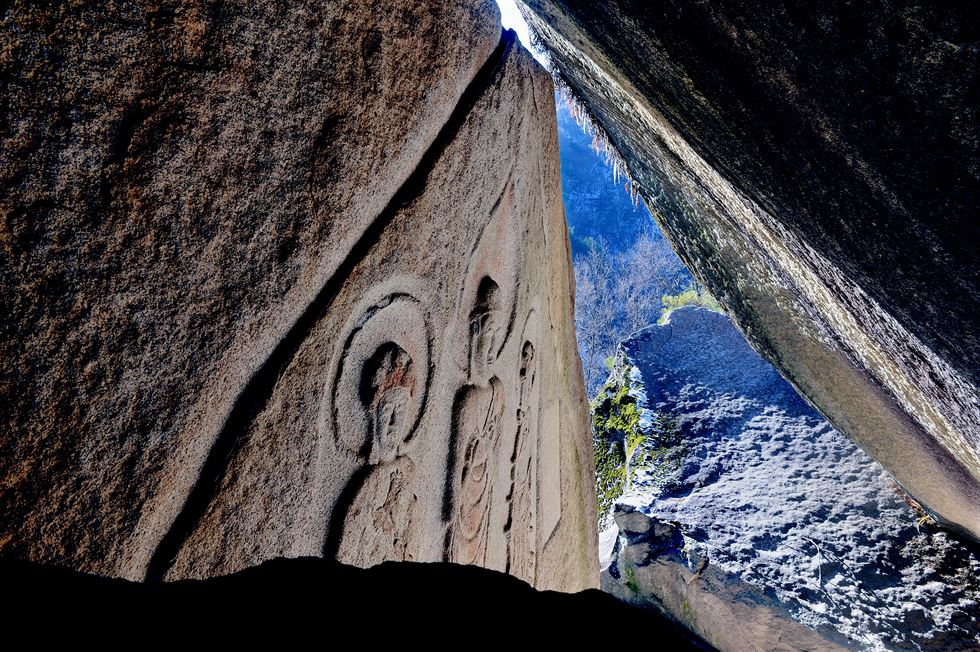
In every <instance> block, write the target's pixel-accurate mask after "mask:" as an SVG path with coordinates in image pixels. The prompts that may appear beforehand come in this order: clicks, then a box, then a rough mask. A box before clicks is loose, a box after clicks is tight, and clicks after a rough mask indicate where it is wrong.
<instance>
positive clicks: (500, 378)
mask: <svg viewBox="0 0 980 652" xmlns="http://www.w3.org/2000/svg"><path fill="white" fill-rule="evenodd" d="M0 43H2V44H3V47H2V48H0V84H2V89H3V90H2V101H3V105H4V112H3V114H4V123H3V133H2V138H3V146H2V148H0V157H2V159H0V175H2V177H0V185H2V192H0V215H2V219H0V229H2V230H0V246H2V248H3V252H4V253H3V258H2V261H0V297H2V302H3V310H2V315H0V324H2V331H3V338H2V340H0V423H2V424H3V429H2V432H0V478H2V481H0V555H3V556H5V557H13V558H21V559H28V560H32V561H40V562H46V563H55V564H59V565H63V566H68V567H70V568H73V569H76V570H81V571H86V572H95V573H98V574H102V575H110V576H121V577H125V578H130V579H143V578H150V579H160V578H163V579H168V580H172V579H180V578H200V577H209V576H214V575H219V574H225V573H229V572H234V571H237V570H239V569H242V568H245V567H248V566H252V565H255V564H257V563H259V562H261V561H263V560H266V559H270V558H274V557H279V556H288V557H295V556H309V555H312V556H328V557H335V558H337V559H339V560H340V561H342V562H345V563H349V564H353V565H358V566H369V565H372V564H375V563H378V562H380V561H382V560H385V559H398V560H402V559H404V560H415V561H453V562H459V563H470V564H476V565H480V566H486V567H489V568H494V569H499V570H506V571H508V572H510V573H511V574H513V575H515V576H517V577H520V578H522V579H525V580H528V581H529V582H531V583H532V584H534V585H536V586H539V587H545V588H554V589H561V590H576V589H581V588H584V587H588V586H595V585H596V583H597V581H598V567H597V560H596V552H595V550H596V545H595V538H596V525H595V513H594V504H593V498H592V460H591V446H590V439H589V430H588V420H587V410H588V408H587V402H586V397H585V395H584V391H583V382H582V372H581V365H580V362H579V360H578V356H577V353H576V348H575V340H574V326H573V321H572V296H573V288H572V284H573V281H572V275H571V266H570V257H569V250H568V237H567V232H566V227H565V223H564V212H563V208H562V203H561V189H560V179H559V163H558V151H557V127H556V118H555V111H554V103H553V99H552V96H553V87H552V83H551V80H550V78H549V77H548V75H547V74H546V73H545V72H544V71H543V70H541V69H540V67H538V66H537V65H536V64H535V63H534V62H533V61H532V60H531V59H530V58H529V57H528V56H527V54H526V53H525V52H523V51H521V49H520V48H518V47H515V45H514V39H513V34H512V33H505V35H504V37H503V38H501V33H500V29H499V17H498V16H497V15H496V9H495V7H493V5H492V4H491V3H483V2H469V1H465V0H457V1H452V2H422V3H418V2H400V1H399V2H373V1H372V2H328V3H323V2H298V3H289V5H288V6H286V5H281V4H280V3H272V2H258V3H241V4H239V3H226V2H172V3H168V2H164V3H157V4H154V5H152V6H150V5H146V6H143V5H134V4H132V3H67V2H64V3H53V4H51V5H44V6H35V5H34V4H33V3H27V2H15V3H13V4H12V5H11V6H10V7H9V8H8V9H6V10H5V12H4V16H3V22H2V31H0Z"/></svg>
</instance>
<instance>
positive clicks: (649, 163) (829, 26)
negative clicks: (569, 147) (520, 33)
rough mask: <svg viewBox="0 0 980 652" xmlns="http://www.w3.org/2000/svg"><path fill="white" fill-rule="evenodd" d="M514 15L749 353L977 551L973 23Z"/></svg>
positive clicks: (815, 6)
mask: <svg viewBox="0 0 980 652" xmlns="http://www.w3.org/2000/svg"><path fill="white" fill-rule="evenodd" d="M521 4H522V6H523V8H524V10H525V14H526V15H527V18H528V19H529V22H530V25H531V28H532V30H533V31H534V32H535V33H536V35H537V38H538V40H539V41H540V43H541V44H542V45H543V46H544V47H545V48H546V49H547V50H548V52H549V54H550V56H551V60H552V62H553V64H554V67H555V72H556V74H557V75H559V76H560V77H561V79H562V80H563V81H564V82H565V83H566V84H567V85H568V87H569V88H570V91H571V93H572V94H573V95H574V96H575V97H576V98H577V99H578V100H579V101H580V102H581V103H582V105H584V107H585V108H586V109H587V110H588V111H589V113H591V115H592V116H593V117H594V118H595V120H596V121H597V123H598V124H599V125H600V126H601V128H602V129H603V130H604V131H605V134H606V135H607V136H608V138H609V141H610V142H611V144H612V145H613V146H614V148H615V149H616V150H617V151H618V152H619V153H620V154H621V155H622V158H623V162H624V164H625V167H626V168H627V170H628V172H629V173H630V175H631V176H632V179H633V181H634V183H635V184H636V187H637V188H638V189H639V191H640V193H641V194H642V196H643V198H644V200H645V201H646V202H647V204H648V205H649V206H650V208H651V210H652V212H654V213H655V214H656V216H657V219H658V221H659V222H660V224H661V226H662V227H663V229H664V231H665V233H666V234H667V236H668V238H669V239H670V240H671V241H672V243H673V245H674V247H675V249H676V250H677V251H678V253H679V254H680V256H681V258H682V259H683V260H684V261H685V263H686V264H687V265H688V266H689V267H690V268H691V270H692V271H693V272H694V274H695V275H696V276H697V277H698V278H699V279H700V280H701V281H702V282H703V283H704V284H705V285H706V286H707V287H708V289H709V290H710V291H711V293H712V294H714V295H715V296H716V297H717V298H718V299H719V301H720V302H721V303H722V304H723V305H724V306H725V308H726V310H727V311H728V313H729V314H730V315H732V318H733V320H734V321H735V323H736V324H737V325H738V327H739V329H740V330H741V331H742V332H743V333H744V334H745V336H746V337H747V338H748V339H749V341H750V342H751V343H752V345H753V346H754V347H755V348H756V349H757V350H758V351H759V352H760V353H761V354H762V355H763V356H764V357H765V358H766V359H767V360H769V361H770V362H771V363H772V364H774V365H775V366H776V367H777V368H778V369H779V370H780V372H781V373H783V374H784V375H785V376H786V377H787V378H788V379H789V380H790V381H791V382H792V383H793V384H794V385H795V386H796V387H797V389H799V390H800V392H801V393H803V394H804V395H805V396H806V397H807V398H808V399H809V400H810V401H811V402H812V403H813V404H814V405H815V406H816V407H817V408H818V409H819V410H820V411H821V412H822V413H823V414H824V415H825V416H826V417H827V418H828V419H829V420H830V421H831V422H832V423H834V424H835V426H836V427H837V428H839V429H840V430H841V431H842V432H844V433H846V434H847V435H848V436H849V437H851V438H852V439H853V440H854V441H856V442H857V443H858V444H859V445H860V446H861V447H862V448H863V449H864V450H866V451H867V452H868V453H869V454H870V455H871V456H872V457H874V458H875V459H876V460H878V461H879V462H880V463H881V464H882V465H883V466H885V468H887V469H888V470H889V471H890V472H891V473H892V474H893V475H894V476H895V478H896V479H897V480H898V481H899V482H900V483H901V484H902V486H903V487H905V489H906V490H908V491H909V492H910V493H911V494H913V495H914V496H915V497H916V498H917V499H918V500H919V501H920V502H921V503H922V504H923V505H924V506H925V507H926V508H927V509H928V510H929V511H930V513H932V514H933V515H935V516H937V517H939V518H940V519H941V520H943V521H944V522H945V523H946V524H947V525H949V526H951V527H954V528H956V529H958V530H960V531H961V532H964V533H966V534H969V535H970V536H972V537H973V538H975V539H980V389H978V388H980V321H978V315H980V266H978V265H977V255H976V254H977V244H978V242H980V221H978V220H977V218H976V207H977V205H978V203H980V183H978V176H980V173H978V161H980V153H978V147H977V143H978V139H977V126H976V125H977V121H976V112H977V99H976V93H975V92H974V91H975V78H976V71H977V64H978V58H980V50H978V49H977V48H976V47H975V46H974V45H975V44H974V43H973V41H972V40H971V39H973V38H974V36H975V34H976V29H977V14H976V12H975V11H974V9H975V8H974V7H973V6H972V5H971V4H970V3H967V2H954V3H943V4H942V5H940V4H937V3H922V2H917V1H916V0H899V1H898V2H891V3H884V2H876V1H873V0H866V1H865V0H862V1H861V2H856V3H855V2H848V1H844V0H831V1H828V2H821V3H812V2H790V3H780V4H779V5H778V6H774V5H772V4H771V3H766V2H758V1H754V2H725V1H723V0H705V1H702V2H695V3H691V2H687V1H685V0H668V1H666V2H657V3H643V2H636V1H635V0H611V1H610V2H602V3H596V2H588V1H586V0H523V1H522V3H521Z"/></svg>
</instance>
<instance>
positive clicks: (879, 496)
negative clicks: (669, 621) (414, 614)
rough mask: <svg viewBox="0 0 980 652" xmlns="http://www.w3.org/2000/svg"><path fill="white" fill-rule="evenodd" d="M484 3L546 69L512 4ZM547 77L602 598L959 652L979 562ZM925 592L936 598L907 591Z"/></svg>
mask: <svg viewBox="0 0 980 652" xmlns="http://www.w3.org/2000/svg"><path fill="white" fill-rule="evenodd" d="M498 6H499V7H500V10H501V15H502V24H503V26H504V27H506V28H510V29H514V30H515V31H516V32H517V33H518V36H519V38H520V41H521V43H522V45H524V47H525V48H527V49H528V50H529V51H530V52H531V53H532V55H534V57H535V59H537V60H538V61H539V62H540V63H541V64H542V65H543V66H545V67H546V68H548V69H549V70H552V68H551V64H550V61H549V56H548V54H547V53H546V52H545V51H544V48H543V47H542V46H541V45H540V44H539V43H538V41H537V39H535V37H534V36H533V34H532V33H531V32H530V31H529V29H528V25H527V24H526V23H525V21H524V18H523V16H522V14H521V10H520V9H519V8H518V6H517V4H516V3H515V2H514V1H513V0H498ZM553 74H554V73H553ZM555 77H556V79H555V81H556V87H557V88H558V91H557V92H556V94H555V108H556V114H557V123H558V135H559V138H558V140H559V150H560V160H561V179H562V198H563V201H564V207H565V216H566V220H567V227H568V234H569V240H570V248H571V253H572V262H573V268H574V274H575V328H576V338H577V344H578V350H579V355H580V358H581V361H582V367H583V374H584V382H585V388H586V392H587V396H588V398H589V401H590V420H591V425H592V435H593V448H594V450H593V453H594V457H595V467H596V476H595V479H596V505H597V512H598V515H599V529H600V536H599V546H600V551H599V554H600V560H601V566H602V580H601V582H602V588H603V589H605V590H606V591H609V592H611V593H613V594H615V595H618V596H619V597H621V598H624V599H626V600H631V601H633V600H636V598H637V597H638V596H639V597H640V598H641V599H643V598H645V599H649V600H650V601H651V602H653V603H656V604H658V605H660V606H661V607H662V608H665V609H666V610H667V611H668V612H670V613H671V615H673V616H674V617H676V618H678V619H679V620H681V621H683V622H685V623H687V624H689V625H691V624H692V623H697V625H696V626H693V627H692V628H693V629H695V631H697V632H698V633H699V634H701V635H702V636H704V637H705V638H706V639H707V640H709V641H714V642H716V643H718V642H721V643H722V644H721V645H720V647H722V648H724V647H726V646H725V644H724V642H725V641H726V638H725V636H726V634H725V632H723V631H722V629H723V628H724V622H725V618H724V617H719V616H718V613H717V612H711V617H710V618H709V617H706V616H707V614H708V613H709V611H710V610H711V608H709V607H707V606H706V605H707V604H709V603H710V602H712V601H714V602H715V603H716V604H717V601H718V600H719V599H720V600H721V602H722V604H723V607H722V609H723V610H724V611H725V612H726V614H727V616H726V617H730V618H731V620H732V621H736V622H737V621H743V620H751V619H752V618H757V617H759V615H760V614H761V613H763V612H765V613H766V614H767V615H766V618H772V620H771V621H770V623H771V625H770V629H771V636H773V637H775V638H773V640H776V639H778V638H780V637H782V639H783V640H792V641H794V645H797V646H801V647H810V646H815V647H821V646H828V645H829V646H831V647H833V646H841V647H848V648H850V647H854V646H858V647H866V648H868V649H895V648H898V649H906V648H909V649H915V648H917V647H919V646H921V645H922V644H923V643H924V642H925V641H930V642H931V644H934V643H935V642H936V641H942V645H943V646H945V647H947V648H949V649H959V648H960V647H962V646H964V645H968V644H970V643H971V642H973V641H975V638H974V637H975V634H974V633H973V630H974V628H975V623H976V614H975V613H971V612H972V611H973V609H972V607H971V605H973V604H975V601H976V599H977V597H978V596H980V579H977V578H978V577H980V575H978V573H980V556H978V555H977V551H976V548H975V547H974V546H972V545H971V544H970V543H968V542H965V541H964V540H962V539H960V538H959V537H957V536H955V535H953V534H950V533H949V532H946V531H944V530H942V529H941V528H940V527H939V525H938V524H937V523H936V521H934V520H933V519H932V518H931V517H930V516H929V515H928V513H927V512H926V511H925V510H924V509H923V508H922V507H921V505H919V504H918V503H917V502H916V501H915V500H914V499H912V498H910V497H909V496H908V495H907V494H906V493H905V492H904V490H903V489H902V488H901V487H900V486H899V485H898V484H897V483H896V481H895V480H894V479H893V478H892V476H891V475H890V474H889V473H888V472H887V471H886V470H885V469H884V468H882V467H881V466H880V465H879V464H878V463H877V462H875V461H873V460H872V459H871V458H870V457H869V456H868V455H867V454H866V453H865V452H864V451H863V450H862V449H861V448H859V447H858V446H857V445H855V444H854V443H853V442H852V441H851V440H850V439H848V438H847V437H846V436H845V435H844V434H842V433H841V432H838V431H837V430H836V429H835V428H834V427H833V426H832V425H831V424H830V423H829V422H828V421H827V420H826V419H825V418H824V416H823V415H821V414H820V413H819V412H818V411H817V410H816V409H814V407H813V405H811V404H810V403H809V402H808V401H807V400H806V399H805V398H803V397H802V396H801V395H800V394H799V393H798V391H797V389H796V388H795V387H794V386H793V385H792V384H791V383H790V382H788V381H787V380H786V379H785V378H784V377H783V376H782V375H781V374H780V373H779V372H778V371H777V370H776V369H775V368H774V367H773V366H772V365H770V364H769V362H767V361H766V360H765V359H763V358H762V357H761V356H760V355H759V354H758V353H757V352H756V351H755V350H754V349H753V348H752V346H750V344H749V342H748V341H747V340H746V338H745V337H744V336H743V334H742V332H741V331H740V330H739V329H738V328H737V327H736V326H735V325H734V324H733V323H732V321H731V320H730V319H729V318H728V317H727V316H726V315H725V314H724V311H723V308H722V306H721V305H720V304H719V302H718V301H717V300H715V298H714V297H712V296H711V295H710V294H709V293H708V291H707V290H706V289H705V288H704V287H702V286H701V284H700V283H698V281H697V279H696V278H695V277H694V275H693V274H692V273H691V272H690V271H689V270H688V269H687V268H686V267H685V265H684V263H683V262H682V261H681V260H680V259H679V258H678V256H677V254H676V253H675V252H674V250H673V248H672V246H671V244H670V242H668V240H667V238H666V237H665V236H664V233H663V232H662V231H661V228H660V226H659V223H658V221H657V220H656V219H654V216H653V215H652V214H651V212H650V210H649V209H648V207H647V204H646V202H645V201H643V199H642V198H641V197H640V194H639V192H638V189H637V188H635V187H632V186H631V181H630V179H629V175H628V172H627V171H626V170H625V164H624V163H623V162H622V160H621V159H620V158H619V157H618V155H617V154H616V152H615V151H614V149H613V148H612V146H611V145H610V143H609V141H608V140H607V139H606V137H605V134H604V132H603V131H602V129H601V128H600V127H598V126H597V125H596V123H595V122H593V120H592V118H591V116H590V115H589V114H588V112H587V110H586V109H585V108H584V107H583V105H582V103H580V102H579V101H577V100H576V98H575V97H574V93H573V92H572V91H571V90H570V89H569V88H568V86H567V85H565V84H564V83H563V80H562V79H560V78H559V76H558V75H555ZM646 190H647V191H650V190H651V189H650V188H647V189H646ZM659 190H660V189H654V192H658V191H659ZM650 550H655V551H657V552H656V553H655V554H653V555H650V554H649V551H650ZM653 558H657V559H659V561H660V562H661V563H658V564H654V563H651V559H653ZM665 561H666V562H668V563H663V562H665ZM964 569H970V571H971V572H970V573H969V574H968V575H967V574H964V573H963V570H964ZM930 578H931V579H930ZM930 581H936V582H938V585H939V586H942V590H941V591H939V590H937V591H932V592H923V591H922V590H921V586H922V585H923V584H925V583H928V582H930ZM719 586H727V587H735V588H736V590H738V591H744V592H745V593H746V595H752V596H753V599H754V600H755V601H756V604H755V605H754V606H753V607H751V608H747V607H745V606H744V603H741V602H739V601H735V600H731V599H730V596H729V597H728V598H726V597H725V596H723V595H720V594H719V593H718V588H717V587H719ZM702 610H704V611H703V613H702ZM773 616H774V618H773Z"/></svg>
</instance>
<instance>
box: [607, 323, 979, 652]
mask: <svg viewBox="0 0 980 652" xmlns="http://www.w3.org/2000/svg"><path fill="white" fill-rule="evenodd" d="M623 350H624V352H625V355H626V357H627V359H628V361H629V362H630V363H631V364H633V365H635V366H636V367H637V368H638V369H639V372H640V373H639V376H640V381H639V384H640V386H641V388H642V389H643V390H644V391H645V392H646V396H647V405H646V408H647V409H649V410H650V411H652V412H654V413H657V412H659V413H662V414H669V415H672V416H673V417H674V418H676V420H677V422H678V424H679V426H680V429H681V438H680V442H681V443H680V444H679V445H678V446H676V448H675V449H674V450H669V451H663V450H661V451H658V453H657V458H656V459H655V460H654V462H653V465H652V466H651V468H650V469H649V473H648V474H647V478H646V480H642V481H641V482H640V483H639V484H638V485H637V487H636V489H635V490H634V492H633V493H632V495H630V496H628V497H626V498H624V499H622V500H621V503H620V504H619V505H618V506H617V507H616V511H615V514H614V516H615V522H616V524H617V526H618V530H619V537H618V542H617V544H616V548H615V550H614V552H613V554H612V557H613V559H614V561H613V562H612V563H611V564H610V566H609V568H608V570H607V571H605V572H604V573H603V575H602V586H603V587H604V588H606V589H608V590H610V591H612V592H613V593H615V594H616V595H619V596H621V597H624V598H626V599H628V600H631V601H634V602H638V603H652V604H655V605H659V606H660V607H661V608H662V609H664V610H665V611H667V612H668V613H670V614H672V615H673V616H674V617H676V618H678V619H679V620H682V621H683V622H685V623H686V624H687V625H689V626H690V627H691V628H692V629H694V630H695V631H696V632H698V633H699V634H701V635H702V636H704V637H705V639H706V640H708V641H709V642H710V643H711V644H712V645H714V646H716V647H718V648H719V649H721V650H761V649H764V650H776V649H779V650H789V649H808V650H817V649H820V650H834V649H842V648H843V649H860V650H884V649H887V650H965V649H973V648H975V647H977V646H978V645H980V637H978V634H977V632H980V549H978V548H977V546H976V545H975V544H970V543H968V542H967V541H966V540H964V539H961V538H958V537H956V536H954V535H952V534H950V533H948V532H945V531H943V530H940V529H937V528H936V527H935V524H934V523H931V522H930V521H929V519H928V517H925V518H923V514H922V512H921V510H920V511H916V509H914V508H913V506H911V505H910V504H909V502H907V500H906V498H905V496H904V494H903V493H902V492H901V490H900V489H898V487H897V486H896V484H895V482H894V481H893V480H892V478H891V477H890V476H889V475H888V473H887V472H886V471H885V470H884V469H882V468H881V466H879V465H878V464H877V463H875V462H874V461H872V460H871V459H870V458H869V457H868V456H867V455H866V454H865V453H863V452H862V451H861V450H860V449H859V448H858V447H857V446H855V445H854V444H853V443H852V442H851V441H849V440H848V439H847V438H846V437H844V436H843V435H842V434H840V433H839V432H838V431H836V430H834V429H833V428H832V427H831V426H830V424H829V423H827V422H826V421H825V420H824V419H823V418H821V417H820V415H818V414H817V413H816V412H815V411H814V410H813V409H812V408H810V407H809V406H808V405H807V404H806V403H805V402H804V401H803V400H802V399H801V398H800V397H799V396H798V395H797V394H796V392H795V391H794V390H793V388H792V386H790V384H789V383H787V382H786V381H785V380H783V379H782V378H781V377H780V375H779V374H778V373H777V371H776V370H775V369H773V368H772V367H771V366H770V365H769V364H768V363H766V362H765V360H763V359H762V358H761V357H759V355H758V354H757V353H755V351H753V350H752V349H751V348H750V347H749V345H748V344H747V343H746V342H745V340H744V339H743V338H742V336H741V334H740V333H739V332H738V331H737V330H736V329H735V327H734V326H733V325H732V323H731V322H730V321H729V319H728V318H727V317H725V316H724V315H721V314H717V313H713V312H710V311H707V310H704V309H700V308H684V309H681V310H677V311H675V312H673V313H671V315H670V318H669V321H668V322H667V323H666V324H665V325H663V326H655V327H650V328H648V329H644V330H642V331H640V332H639V333H637V334H635V335H634V336H632V337H631V338H630V339H629V340H627V341H626V342H625V343H624V344H623Z"/></svg>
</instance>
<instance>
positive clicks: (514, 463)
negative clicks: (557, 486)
mask: <svg viewBox="0 0 980 652" xmlns="http://www.w3.org/2000/svg"><path fill="white" fill-rule="evenodd" d="M519 378H520V380H519V382H520V390H519V399H518V404H517V433H516V435H515V437H514V448H513V452H512V454H511V459H510V461H511V476H510V478H511V486H510V495H509V496H508V500H507V504H508V510H509V511H508V514H507V524H506V526H505V530H506V533H507V569H506V570H507V572H509V573H510V574H512V575H514V576H516V577H519V578H521V579H523V580H526V581H528V582H531V583H533V582H534V572H535V568H536V557H537V539H536V534H535V533H536V529H537V494H538V492H537V477H536V476H537V468H536V462H537V441H536V439H537V396H536V390H537V361H536V360H535V357H534V345H533V344H531V342H528V341H525V342H524V346H523V347H522V349H521V365H520V371H519Z"/></svg>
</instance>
